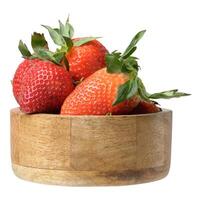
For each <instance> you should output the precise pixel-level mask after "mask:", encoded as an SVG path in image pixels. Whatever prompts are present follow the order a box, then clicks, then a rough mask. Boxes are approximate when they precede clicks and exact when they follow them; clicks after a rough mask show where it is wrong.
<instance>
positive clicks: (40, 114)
mask: <svg viewBox="0 0 202 200" xmlns="http://www.w3.org/2000/svg"><path fill="white" fill-rule="evenodd" d="M10 112H11V113H18V114H19V115H27V116H36V117H48V118H64V119H65V118H66V119H70V118H126V117H127V118H130V117H146V116H156V115H162V114H165V113H172V110H170V109H167V108H162V111H160V112H156V113H146V114H131V115H60V114H49V113H34V114H26V113H23V112H22V111H21V110H20V108H19V107H17V108H12V109H11V110H10Z"/></svg>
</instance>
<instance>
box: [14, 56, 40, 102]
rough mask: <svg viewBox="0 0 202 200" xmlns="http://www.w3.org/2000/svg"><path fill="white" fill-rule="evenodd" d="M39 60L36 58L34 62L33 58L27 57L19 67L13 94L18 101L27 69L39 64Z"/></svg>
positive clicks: (15, 76)
mask: <svg viewBox="0 0 202 200" xmlns="http://www.w3.org/2000/svg"><path fill="white" fill-rule="evenodd" d="M38 61H39V60H37V59H35V61H34V62H33V61H32V60H31V59H25V60H24V61H23V62H22V63H21V64H20V65H19V66H18V68H17V70H16V72H15V75H14V78H13V81H12V84H13V94H14V97H15V99H16V101H17V102H18V103H19V101H18V99H19V96H20V88H21V83H22V79H23V77H24V75H25V74H26V72H27V70H29V68H30V67H31V66H32V65H34V64H37V62H38Z"/></svg>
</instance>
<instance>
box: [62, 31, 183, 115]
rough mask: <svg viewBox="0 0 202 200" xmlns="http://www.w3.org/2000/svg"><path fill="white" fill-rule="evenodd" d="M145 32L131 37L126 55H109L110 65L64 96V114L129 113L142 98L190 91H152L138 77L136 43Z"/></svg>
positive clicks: (175, 94)
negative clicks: (151, 92) (135, 55)
mask: <svg viewBox="0 0 202 200" xmlns="http://www.w3.org/2000/svg"><path fill="white" fill-rule="evenodd" d="M144 33H145V31H141V32H139V33H138V34H137V35H135V37H134V38H133V39H132V41H131V43H130V45H129V46H128V47H127V48H126V50H125V52H124V53H123V54H121V53H119V52H116V51H114V52H112V53H111V54H107V56H106V63H107V68H104V69H100V70H98V71H97V72H95V73H94V74H92V75H91V76H89V77H88V78H87V79H85V80H84V81H83V82H81V83H80V84H79V85H78V86H77V87H76V89H75V90H74V91H73V92H72V93H71V94H70V95H69V96H68V97H67V98H66V99H65V101H64V103H63V105H62V108H61V112H60V113H61V114H62V115H105V114H108V113H111V114H128V113H131V111H132V110H133V109H134V107H136V106H137V105H138V103H139V102H140V100H145V101H150V98H153V99H155V98H172V97H179V96H185V95H187V94H185V93H180V92H177V90H170V91H165V92H161V93H155V94H149V93H148V92H146V89H145V87H144V85H143V82H142V80H141V79H140V78H139V77H138V76H137V74H138V69H139V66H138V63H137V59H136V58H135V57H133V56H131V55H132V54H133V52H134V51H135V50H136V44H137V42H138V41H139V40H140V39H141V38H142V36H143V35H144Z"/></svg>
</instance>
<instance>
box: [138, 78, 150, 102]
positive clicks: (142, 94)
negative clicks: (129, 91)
mask: <svg viewBox="0 0 202 200" xmlns="http://www.w3.org/2000/svg"><path fill="white" fill-rule="evenodd" d="M137 85H138V93H139V95H140V97H141V99H143V100H145V101H149V100H150V99H149V96H150V94H149V93H148V92H147V91H146V88H145V86H144V84H143V82H142V80H141V79H140V78H138V79H137Z"/></svg>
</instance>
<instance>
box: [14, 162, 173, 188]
mask: <svg viewBox="0 0 202 200" xmlns="http://www.w3.org/2000/svg"><path fill="white" fill-rule="evenodd" d="M12 167H13V171H14V173H15V175H16V176H17V177H19V178H21V179H24V180H27V181H32V182H37V183H43V184H52V185H64V186H65V185H66V186H116V185H131V184H139V183H146V182H151V181H156V180H159V179H162V178H164V177H165V176H166V175H167V174H168V171H169V169H168V166H161V167H155V168H149V169H143V170H138V171H134V170H123V171H106V172H101V171H64V170H52V169H39V168H32V167H25V166H21V165H16V164H13V165H12Z"/></svg>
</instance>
